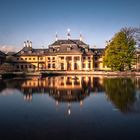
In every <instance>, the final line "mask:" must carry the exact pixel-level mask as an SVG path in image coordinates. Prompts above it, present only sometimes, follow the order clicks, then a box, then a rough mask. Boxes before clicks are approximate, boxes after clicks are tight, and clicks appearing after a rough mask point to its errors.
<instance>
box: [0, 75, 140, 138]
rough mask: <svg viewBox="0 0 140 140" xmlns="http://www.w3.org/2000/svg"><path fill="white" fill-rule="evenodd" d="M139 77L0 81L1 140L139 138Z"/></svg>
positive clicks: (85, 77) (83, 77)
mask: <svg viewBox="0 0 140 140" xmlns="http://www.w3.org/2000/svg"><path fill="white" fill-rule="evenodd" d="M139 130H140V78H138V77H132V78H123V77H119V78H116V77H102V76H98V77H95V76H84V75H81V76H80V75H79V76H69V75H67V76H53V77H45V78H42V79H40V78H38V77H29V78H27V79H5V80H0V140H11V139H17V140H32V139H34V140H36V139H38V140H48V139H49V140H56V139H57V140H58V139H60V140H100V139H108V140H118V139H119V140H121V139H122V140H124V139H127V140H128V139H131V140H132V139H135V140H139V139H140V132H139Z"/></svg>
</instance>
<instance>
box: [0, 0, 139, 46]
mask: <svg viewBox="0 0 140 140" xmlns="http://www.w3.org/2000/svg"><path fill="white" fill-rule="evenodd" d="M139 13H140V1H139V0H0V46H2V45H5V46H14V47H16V48H21V47H22V45H23V42H24V41H25V40H27V39H29V40H32V42H33V45H34V47H35V48H36V47H38V48H40V47H42V46H44V47H47V46H48V44H50V43H52V42H53V41H54V40H55V33H56V32H58V36H59V38H60V39H63V38H66V34H67V28H70V29H71V36H72V37H71V38H74V39H77V38H79V34H80V32H82V35H83V38H84V41H85V42H86V43H88V44H89V45H91V46H94V45H96V46H97V47H104V45H105V41H106V40H109V39H110V38H111V37H112V36H113V35H114V34H115V33H116V32H118V31H119V30H120V29H121V28H122V27H126V26H127V27H130V26H132V27H139V26H140V15H139Z"/></svg>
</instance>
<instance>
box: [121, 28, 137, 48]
mask: <svg viewBox="0 0 140 140" xmlns="http://www.w3.org/2000/svg"><path fill="white" fill-rule="evenodd" d="M121 31H123V32H124V33H125V34H126V35H127V39H128V41H129V40H132V39H134V41H135V42H136V45H138V46H140V27H139V28H137V27H124V28H122V29H121Z"/></svg>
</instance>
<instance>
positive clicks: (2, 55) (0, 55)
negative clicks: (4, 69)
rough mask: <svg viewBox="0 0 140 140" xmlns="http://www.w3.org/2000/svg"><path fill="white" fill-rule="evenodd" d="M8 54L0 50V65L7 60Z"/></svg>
mask: <svg viewBox="0 0 140 140" xmlns="http://www.w3.org/2000/svg"><path fill="white" fill-rule="evenodd" d="M5 59H6V54H5V53H3V52H2V51H0V65H1V64H3V63H4V62H5Z"/></svg>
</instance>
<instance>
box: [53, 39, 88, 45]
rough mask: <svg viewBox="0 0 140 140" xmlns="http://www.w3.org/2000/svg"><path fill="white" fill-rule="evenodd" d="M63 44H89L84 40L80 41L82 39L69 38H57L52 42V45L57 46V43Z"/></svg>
mask: <svg viewBox="0 0 140 140" xmlns="http://www.w3.org/2000/svg"><path fill="white" fill-rule="evenodd" d="M62 44H69V45H70V44H76V45H87V44H85V43H84V42H83V41H80V40H71V39H67V40H57V41H55V42H54V43H53V44H51V46H57V45H62Z"/></svg>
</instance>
